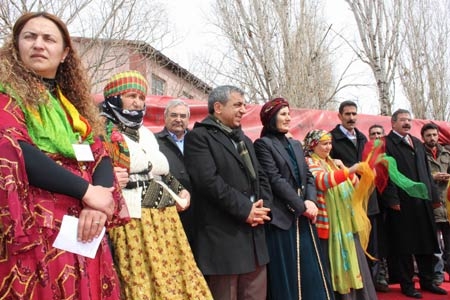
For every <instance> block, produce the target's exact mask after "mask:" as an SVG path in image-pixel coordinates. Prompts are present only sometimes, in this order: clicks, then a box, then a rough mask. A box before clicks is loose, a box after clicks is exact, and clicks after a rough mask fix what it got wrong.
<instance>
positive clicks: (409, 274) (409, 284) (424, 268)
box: [396, 254, 434, 291]
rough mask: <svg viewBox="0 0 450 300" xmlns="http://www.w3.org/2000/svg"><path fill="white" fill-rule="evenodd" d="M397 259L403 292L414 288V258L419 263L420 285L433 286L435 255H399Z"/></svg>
mask: <svg viewBox="0 0 450 300" xmlns="http://www.w3.org/2000/svg"><path fill="white" fill-rule="evenodd" d="M396 258H397V262H398V270H399V275H400V286H401V288H402V291H406V290H410V289H412V288H414V282H413V277H414V258H415V260H416V263H417V269H418V275H419V280H420V285H421V286H426V285H431V284H432V280H433V273H434V266H433V254H423V255H398V256H397V257H396Z"/></svg>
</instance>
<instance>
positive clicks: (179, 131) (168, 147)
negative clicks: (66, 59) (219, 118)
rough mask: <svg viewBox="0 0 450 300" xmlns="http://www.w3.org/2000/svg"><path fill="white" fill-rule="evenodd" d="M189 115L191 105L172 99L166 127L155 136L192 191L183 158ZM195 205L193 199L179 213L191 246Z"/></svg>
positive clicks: (172, 169)
mask: <svg viewBox="0 0 450 300" xmlns="http://www.w3.org/2000/svg"><path fill="white" fill-rule="evenodd" d="M189 117H190V111H189V106H188V105H187V104H186V103H185V102H184V101H183V100H180V99H174V100H170V101H169V102H167V105H166V108H165V110H164V123H165V125H164V128H163V130H161V131H160V132H158V133H157V134H155V136H156V139H157V140H158V144H159V150H160V151H161V152H162V153H164V155H165V156H166V157H167V160H168V161H169V167H170V172H171V173H172V175H173V176H175V178H176V179H177V180H178V181H179V182H180V183H181V184H182V185H183V186H184V188H185V189H186V190H188V191H189V192H190V193H191V192H192V190H191V182H190V180H189V174H188V173H187V171H186V167H185V166H184V159H183V152H184V138H185V135H186V133H187V132H188V125H189ZM194 207H195V203H194V202H193V201H191V204H190V206H189V208H188V209H187V210H185V211H181V212H180V213H179V214H180V219H181V222H182V223H183V228H184V231H185V232H186V236H187V238H188V241H189V244H190V245H191V247H192V242H193V238H194V230H195V228H194V220H193V218H194Z"/></svg>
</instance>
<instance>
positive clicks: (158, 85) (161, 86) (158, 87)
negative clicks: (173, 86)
mask: <svg viewBox="0 0 450 300" xmlns="http://www.w3.org/2000/svg"><path fill="white" fill-rule="evenodd" d="M165 89H166V81H165V80H164V79H162V78H160V77H158V76H156V75H155V74H152V95H164V94H165Z"/></svg>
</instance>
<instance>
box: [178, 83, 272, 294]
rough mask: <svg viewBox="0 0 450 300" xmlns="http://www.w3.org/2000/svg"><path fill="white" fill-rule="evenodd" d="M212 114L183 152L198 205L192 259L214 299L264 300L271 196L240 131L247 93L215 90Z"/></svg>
mask: <svg viewBox="0 0 450 300" xmlns="http://www.w3.org/2000/svg"><path fill="white" fill-rule="evenodd" d="M208 112H209V115H208V116H207V117H206V118H205V119H204V120H203V121H202V122H199V123H196V124H195V126H194V128H193V129H192V130H191V131H190V132H189V134H188V135H187V136H186V143H185V152H184V155H185V156H184V157H185V160H184V161H185V165H186V169H187V171H188V173H189V176H190V178H191V183H192V201H193V202H195V205H196V206H195V222H196V236H195V239H194V247H193V252H194V256H195V259H196V261H197V264H198V266H199V268H200V270H201V271H202V273H203V274H204V275H205V278H206V281H207V282H208V285H209V287H210V289H211V292H212V294H213V296H214V299H215V300H229V299H237V300H245V299H266V290H267V271H266V269H267V268H266V265H267V263H268V262H269V254H268V249H267V244H266V238H265V230H264V223H266V222H268V221H270V217H269V211H270V209H269V208H268V207H266V206H269V207H270V202H271V200H272V194H271V189H270V185H269V181H268V179H267V177H266V175H265V174H264V172H263V171H262V169H261V168H260V166H259V164H258V160H257V158H256V154H255V151H254V148H253V143H252V141H251V140H250V139H249V138H248V137H247V136H245V135H244V133H243V132H242V129H241V119H242V117H243V115H244V114H245V113H246V109H245V99H244V92H243V91H242V90H241V89H239V88H237V87H233V86H219V87H217V88H215V89H214V90H213V91H212V92H211V93H210V95H209V98H208Z"/></svg>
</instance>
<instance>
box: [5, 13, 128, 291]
mask: <svg viewBox="0 0 450 300" xmlns="http://www.w3.org/2000/svg"><path fill="white" fill-rule="evenodd" d="M87 78H88V76H87V74H86V72H85V70H84V69H83V67H82V63H81V61H80V59H79V57H78V55H77V53H76V52H75V50H74V48H73V47H72V43H71V40H70V36H69V33H68V31H67V28H66V25H65V24H64V23H63V22H62V21H61V20H60V19H59V18H57V17H56V16H54V15H51V14H48V13H45V12H39V13H26V14H24V15H22V16H21V17H20V18H19V19H18V20H17V21H16V23H15V24H14V27H13V31H12V34H11V36H10V37H9V38H8V39H7V41H6V43H5V44H4V46H3V47H2V48H1V49H0V120H1V122H0V153H1V159H0V178H1V184H0V211H1V213H0V299H120V287H119V279H118V276H117V274H116V272H115V269H114V265H113V260H112V256H111V251H110V249H109V246H108V241H107V239H106V237H103V238H102V239H101V242H100V246H99V248H98V249H97V251H96V254H95V257H94V258H88V257H85V256H82V255H79V254H75V253H72V252H69V251H66V250H61V249H58V248H56V247H53V242H54V241H55V239H56V237H57V235H58V233H59V232H60V228H61V224H62V222H63V217H64V219H65V220H66V219H67V218H66V217H65V216H72V217H76V218H78V228H77V232H75V231H74V233H73V237H72V239H73V240H74V242H76V238H78V240H79V241H80V242H84V243H88V242H90V241H92V240H93V239H94V238H95V237H98V236H99V235H100V233H101V231H102V229H103V228H104V226H105V225H106V226H114V225H118V224H120V223H121V222H125V221H127V212H126V206H125V205H124V202H123V198H122V196H121V194H120V192H119V190H120V187H119V186H118V182H117V181H115V179H114V176H113V174H114V173H113V167H112V164H111V159H110V158H109V157H108V155H107V152H106V151H105V148H104V147H103V144H102V142H101V141H100V139H99V138H98V136H99V135H100V134H101V133H102V132H103V127H102V124H101V123H100V122H98V110H97V107H96V106H95V104H94V103H93V99H92V97H91V95H90V90H91V89H90V85H89V83H88V79H87ZM114 187H115V188H114ZM69 234H70V233H69Z"/></svg>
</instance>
